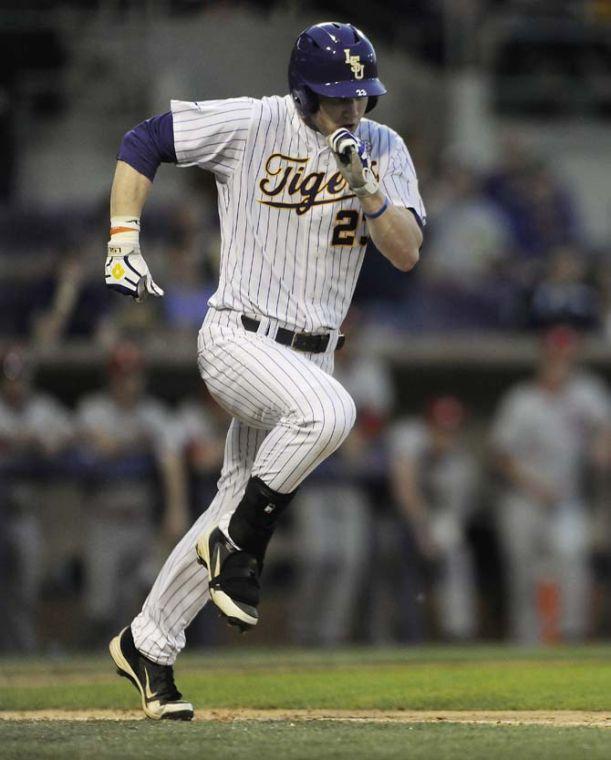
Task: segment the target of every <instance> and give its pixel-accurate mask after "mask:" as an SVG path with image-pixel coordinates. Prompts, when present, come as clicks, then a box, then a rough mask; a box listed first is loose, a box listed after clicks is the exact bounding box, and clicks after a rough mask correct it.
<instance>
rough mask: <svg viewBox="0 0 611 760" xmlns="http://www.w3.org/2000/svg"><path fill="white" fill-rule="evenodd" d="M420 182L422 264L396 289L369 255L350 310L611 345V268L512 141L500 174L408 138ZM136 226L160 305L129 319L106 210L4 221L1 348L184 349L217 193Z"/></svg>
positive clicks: (187, 199) (201, 183) (196, 310)
mask: <svg viewBox="0 0 611 760" xmlns="http://www.w3.org/2000/svg"><path fill="white" fill-rule="evenodd" d="M406 138H407V141H408V143H409V144H410V146H411V148H412V153H413V154H414V160H415V163H416V165H417V167H418V172H419V176H420V178H421V185H422V193H423V197H424V198H425V199H426V203H427V209H428V226H427V234H426V236H425V244H424V247H423V251H422V259H421V263H420V265H419V266H418V267H416V269H415V270H414V271H413V272H412V273H410V275H407V276H404V277H396V276H394V275H393V273H392V267H391V265H390V264H389V263H388V262H387V261H386V259H384V258H383V257H382V256H380V255H378V254H376V253H375V252H374V251H369V252H368V255H367V256H366V257H365V263H364V266H363V271H362V274H361V277H360V279H359V283H358V285H357V291H356V295H355V302H356V303H357V304H358V305H359V307H360V309H361V311H362V313H363V314H364V317H365V320H366V321H370V322H372V323H375V324H378V323H382V324H383V325H384V326H386V327H387V328H389V329H394V330H396V331H397V332H402V331H411V332H414V333H418V334H435V333H444V334H446V333H448V332H453V331H458V330H463V331H471V332H473V331H486V332H490V331H509V332H516V331H523V332H527V331H536V330H540V329H542V328H545V327H548V326H550V325H553V324H556V323H558V322H562V323H564V324H568V325H570V326H573V327H575V328H576V329H579V330H581V331H586V332H589V333H593V334H598V335H600V336H605V337H607V338H608V337H609V336H610V335H611V264H610V261H611V257H610V256H609V252H608V250H596V249H593V248H592V247H591V245H590V243H589V240H588V234H587V231H586V230H584V228H583V225H582V224H581V221H580V218H579V212H578V208H579V202H578V201H579V199H578V198H576V197H575V194H574V192H573V189H572V188H571V187H569V186H567V184H566V183H565V182H564V181H563V180H561V178H560V177H559V176H558V175H557V173H556V172H555V170H554V167H553V165H552V164H551V163H550V162H548V161H546V160H545V157H544V156H542V155H540V154H538V153H537V152H536V151H534V150H533V149H532V147H530V146H528V145H526V144H525V143H524V141H521V140H520V139H519V138H518V136H517V135H515V134H514V135H510V136H509V137H508V138H507V140H506V141H505V144H504V146H503V148H502V151H501V154H500V159H499V160H498V162H497V164H496V165H495V166H492V167H490V168H488V169H486V170H480V169H477V168H475V166H474V165H472V164H471V163H470V162H469V161H468V160H467V158H466V156H465V155H463V154H461V153H460V152H458V151H454V152H451V151H449V152H446V154H444V155H443V157H442V158H441V159H439V158H437V157H433V156H432V155H431V153H432V146H431V145H430V144H429V143H428V142H427V141H426V140H422V139H420V137H419V136H418V135H417V134H415V135H407V136H406ZM188 182H189V183H190V184H189V185H188V187H187V188H186V189H185V191H184V197H183V195H182V194H179V196H177V199H176V201H175V202H173V203H171V204H160V205H157V206H155V205H154V199H153V201H152V205H151V208H150V209H147V213H146V214H145V218H144V223H143V228H144V232H143V246H144V249H145V250H146V252H147V260H150V265H151V270H152V271H153V272H154V274H155V277H156V280H157V281H158V282H161V283H162V285H163V287H164V289H165V291H166V297H165V298H164V299H162V300H159V301H156V302H155V303H152V302H150V303H147V304H144V305H143V306H142V307H140V308H139V309H137V310H134V309H130V308H127V307H128V305H129V304H126V303H125V302H124V301H121V299H119V298H116V297H114V294H112V293H108V292H107V291H105V290H104V289H103V288H101V287H100V282H101V266H102V264H101V263H100V262H103V255H102V251H103V250H104V244H105V236H106V231H107V225H108V219H107V203H106V200H105V201H104V203H103V204H101V205H100V207H99V208H97V209H87V210H84V209H81V210H80V211H79V210H78V209H70V212H69V218H70V224H69V225H67V224H66V218H67V217H66V213H65V212H63V211H56V212H53V213H51V212H47V213H45V212H43V211H41V212H39V213H37V214H35V215H34V214H32V213H29V212H28V213H26V212H25V211H23V210H19V209H15V208H13V209H12V210H5V211H3V212H0V235H1V237H2V239H3V242H4V245H3V250H5V251H6V255H0V338H1V337H2V336H4V337H7V338H8V337H18V338H21V339H26V340H30V339H31V340H33V341H34V342H37V343H42V344H44V345H45V346H48V345H52V344H54V343H55V344H57V343H58V342H59V341H61V340H65V339H68V340H72V339H73V340H79V339H80V340H87V341H89V342H93V343H94V344H97V345H100V346H109V345H111V344H112V343H113V342H114V341H115V340H116V339H117V336H119V335H125V334H129V335H131V336H132V337H138V338H139V339H140V338H141V337H142V338H146V337H147V336H159V335H160V334H170V335H172V336H176V337H180V335H188V336H191V335H192V334H193V331H195V330H197V329H198V328H199V325H200V324H201V319H202V313H203V309H204V304H205V302H206V300H207V298H208V297H209V296H210V295H211V293H212V292H213V290H214V288H215V286H216V281H217V271H218V251H219V229H218V216H217V210H216V190H215V187H214V180H213V178H212V177H211V176H209V175H207V174H206V173H204V172H195V173H193V174H189V180H188Z"/></svg>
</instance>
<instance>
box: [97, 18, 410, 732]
mask: <svg viewBox="0 0 611 760" xmlns="http://www.w3.org/2000/svg"><path fill="white" fill-rule="evenodd" d="M289 88H290V94H289V95H286V96H284V97H281V96H273V97H264V98H262V99H261V100H256V99H254V98H248V97H241V98H230V99H227V100H213V101H205V100H204V101H196V102H193V101H179V100H174V101H172V104H171V111H170V112H168V113H165V114H162V115H160V116H156V117H153V118H151V119H149V120H148V121H146V122H144V123H142V124H140V125H138V126H137V127H135V128H134V129H133V130H131V131H130V132H128V133H127V134H126V135H125V137H124V139H123V142H122V144H121V148H120V151H119V156H118V158H119V161H118V164H117V168H116V173H115V178H114V183H113V188H112V195H111V237H110V242H109V246H108V258H107V260H106V283H107V285H108V286H109V287H110V288H113V289H115V290H117V291H118V292H120V293H124V294H125V295H128V296H132V297H134V298H135V299H136V300H141V299H142V298H143V297H144V296H145V295H146V294H150V295H153V296H162V295H163V290H162V289H161V288H160V287H159V286H158V285H157V284H156V283H155V281H154V280H153V277H152V275H151V273H150V271H149V269H148V266H147V264H146V262H145V260H144V258H143V256H142V253H141V251H140V246H139V231H140V215H141V212H142V208H143V205H144V202H145V200H146V197H147V195H148V193H149V190H150V187H151V182H152V180H153V177H154V175H155V171H156V169H157V167H158V165H159V164H160V163H161V162H162V161H166V162H172V163H176V164H178V165H179V166H198V167H199V168H201V169H207V170H208V171H211V172H213V173H214V175H215V178H216V184H217V188H218V204H219V215H220V221H221V233H222V234H221V237H222V242H221V262H220V282H219V286H218V289H217V291H216V292H215V294H214V295H213V296H212V297H211V299H210V301H209V309H208V311H207V313H206V317H205V319H204V323H203V325H202V328H201V330H200V333H199V338H198V349H197V356H198V364H199V369H200V373H201V375H202V378H203V380H204V382H205V383H206V385H207V387H208V389H209V391H210V393H211V394H212V396H213V397H214V399H215V400H216V401H217V402H218V403H219V404H220V405H221V406H222V407H223V408H224V409H225V410H226V411H228V412H229V413H230V414H231V415H232V418H233V419H232V422H231V424H230V427H229V432H228V435H227V441H226V446H225V458H224V463H223V468H222V471H221V475H220V479H219V482H218V492H217V494H216V496H215V498H214V500H213V501H212V503H211V504H210V506H209V507H208V509H207V510H206V511H205V512H204V513H203V514H202V516H201V517H200V518H199V519H198V520H197V521H196V523H195V524H194V525H193V527H192V528H191V530H190V531H189V532H188V533H187V534H186V536H185V537H184V538H183V539H182V541H180V543H179V544H178V545H177V546H176V548H175V549H174V551H173V552H172V554H171V555H170V557H169V558H168V560H167V561H166V563H165V565H164V566H163V568H162V570H161V572H160V573H159V576H158V577H157V580H156V581H155V584H154V585H153V588H152V590H151V592H150V594H149V596H148V598H147V599H146V601H145V603H144V606H143V608H142V611H141V613H140V614H139V615H138V616H137V617H136V618H135V619H134V620H133V621H132V623H131V625H130V626H129V627H128V628H125V629H124V630H123V631H122V632H121V633H120V634H119V635H118V636H117V637H116V638H114V639H113V640H112V642H111V644H110V650H111V654H112V657H113V659H114V661H115V663H116V665H117V667H118V670H119V672H120V673H121V674H122V675H125V676H127V677H128V678H130V679H131V680H132V682H133V683H134V684H135V685H136V687H137V688H138V689H139V690H140V693H141V696H142V705H143V709H144V711H145V713H146V715H148V716H149V717H151V718H156V719H159V718H177V719H187V720H188V719H190V718H191V717H192V715H193V708H192V706H191V705H190V704H189V703H188V702H185V701H183V700H182V698H181V695H180V693H179V692H178V691H177V690H176V687H175V685H174V681H173V671H172V665H173V663H174V661H175V659H176V656H177V654H178V653H179V652H180V651H181V649H182V648H183V647H184V645H185V633H184V631H185V628H186V627H187V626H188V625H189V623H190V622H191V620H192V619H193V617H194V616H195V614H196V613H197V612H198V610H200V609H201V607H202V606H203V605H204V604H206V602H207V601H208V600H209V599H210V600H212V602H213V603H214V604H215V605H216V606H217V607H218V609H219V610H220V611H221V613H222V614H223V615H224V616H225V617H226V618H227V620H228V621H229V622H230V623H232V624H235V625H237V626H239V627H240V628H241V629H248V628H251V627H252V626H254V625H256V624H257V621H258V611H257V607H258V604H259V577H260V573H261V568H262V565H263V561H264V557H265V550H266V547H267V544H268V542H269V540H270V539H271V537H272V534H273V532H274V528H275V526H276V523H277V520H278V518H279V517H280V515H281V513H282V512H283V511H284V510H285V509H286V508H287V507H288V505H289V503H290V501H291V499H292V498H293V496H294V493H295V491H296V489H297V487H298V486H299V484H300V483H301V482H302V481H303V480H304V478H306V477H307V475H308V474H309V473H310V472H312V470H313V469H314V468H315V467H316V466H317V465H318V464H319V463H320V462H322V461H323V460H324V459H325V458H326V457H328V456H329V455H330V454H331V453H332V452H333V451H334V450H335V449H337V447H338V446H339V445H340V444H341V443H342V441H343V440H344V439H345V438H346V436H347V435H348V433H349V431H350V429H351V427H352V425H353V423H354V419H355V407H354V403H353V401H352V398H351V397H350V395H349V394H348V393H347V391H346V390H345V389H344V388H343V387H342V386H341V385H340V383H339V382H337V381H336V380H335V379H334V378H333V377H332V371H333V353H334V351H336V350H337V349H339V348H341V345H342V344H343V341H344V336H343V335H341V334H340V332H339V328H340V325H341V323H342V320H343V318H344V316H345V314H346V311H347V309H348V306H349V304H350V300H351V298H352V294H353V290H354V287H355V283H356V279H357V276H358V273H359V270H360V267H361V264H362V261H363V256H364V253H365V246H366V244H367V241H368V238H371V240H372V241H373V243H375V245H376V247H377V248H378V250H379V251H380V252H381V253H382V255H384V256H385V257H387V258H388V259H389V260H390V261H391V262H392V263H393V264H394V265H395V266H396V267H397V268H398V269H399V270H401V271H408V270H410V269H411V268H412V267H413V266H414V265H415V264H416V262H417V261H418V257H419V248H420V245H421V243H422V232H421V228H422V226H423V225H424V223H425V212H424V207H423V203H422V200H421V198H420V194H419V191H418V182H417V179H416V174H415V170H414V167H413V164H412V162H411V159H410V156H409V153H408V151H407V148H406V146H405V144H404V142H403V140H402V139H401V138H400V137H399V135H398V134H397V133H396V132H394V131H393V130H392V129H390V128H388V127H386V126H382V125H380V124H377V123H376V122H374V121H370V120H369V119H365V118H364V116H365V114H366V113H367V112H369V111H371V109H372V108H374V106H375V105H376V102H377V99H378V97H379V96H381V95H384V94H385V92H386V89H385V87H384V85H383V84H382V82H381V81H380V80H379V78H378V70H377V62H376V56H375V51H374V49H373V47H372V45H371V43H370V42H369V40H368V39H367V38H366V37H365V36H364V35H363V33H362V32H361V31H359V30H358V29H356V28H355V27H354V26H351V25H350V24H340V23H335V22H329V23H323V24H316V25H315V26H312V27H309V28H308V29H306V30H305V31H304V32H302V33H301V34H300V35H299V37H298V39H297V41H296V43H295V46H294V48H293V51H292V54H291V59H290V64H289Z"/></svg>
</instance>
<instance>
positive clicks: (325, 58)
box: [289, 21, 386, 116]
mask: <svg viewBox="0 0 611 760" xmlns="http://www.w3.org/2000/svg"><path fill="white" fill-rule="evenodd" d="M289 89H290V92H291V95H292V96H293V100H294V101H295V105H296V106H297V109H298V111H299V112H300V114H301V115H302V116H308V115H310V114H312V113H315V112H316V110H317V109H318V96H319V95H322V96H323V97H326V98H360V97H365V96H368V97H369V102H368V103H367V109H366V110H367V111H371V109H372V108H373V107H374V106H375V104H376V103H377V100H378V96H379V95H384V94H385V93H386V87H384V85H383V84H382V82H380V80H379V79H378V63H377V60H376V54H375V50H374V49H373V45H372V44H371V42H369V40H368V39H367V37H365V35H364V34H363V32H361V31H360V30H359V29H357V28H356V27H355V26H352V24H339V23H337V22H336V21H327V22H324V23H322V24H315V25H314V26H310V27H308V28H307V29H305V30H304V31H303V32H302V33H301V34H300V35H299V37H297V41H296V42H295V46H294V48H293V52H292V53H291V60H290V62H289Z"/></svg>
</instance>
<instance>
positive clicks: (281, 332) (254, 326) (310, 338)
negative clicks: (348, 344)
mask: <svg viewBox="0 0 611 760" xmlns="http://www.w3.org/2000/svg"><path fill="white" fill-rule="evenodd" d="M242 324H243V325H244V327H245V329H246V330H248V331H249V332H257V330H258V329H259V325H260V324H261V322H260V321H259V320H258V319H253V318H252V317H247V316H246V315H245V314H242ZM330 340H331V335H330V333H305V332H303V333H300V332H293V330H287V329H286V327H279V328H278V331H277V332H276V337H275V341H276V343H281V344H282V345H283V346H289V347H290V348H294V349H296V350H297V351H305V352H306V353H309V354H322V353H323V352H324V351H326V350H327V346H328V345H329V341H330ZM345 340H346V338H345V336H344V335H340V336H339V338H338V339H337V346H335V350H336V351H339V349H340V348H341V347H342V346H343V345H344V341H345Z"/></svg>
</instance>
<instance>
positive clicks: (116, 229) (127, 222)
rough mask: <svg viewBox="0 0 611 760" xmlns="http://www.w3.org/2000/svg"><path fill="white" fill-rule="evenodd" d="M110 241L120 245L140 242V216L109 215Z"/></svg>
mask: <svg viewBox="0 0 611 760" xmlns="http://www.w3.org/2000/svg"><path fill="white" fill-rule="evenodd" d="M110 243H111V245H122V244H125V243H131V244H135V245H139V243H140V217H139V216H111V217H110Z"/></svg>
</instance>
